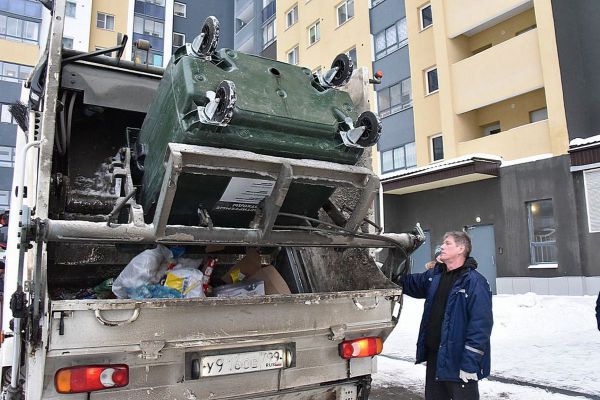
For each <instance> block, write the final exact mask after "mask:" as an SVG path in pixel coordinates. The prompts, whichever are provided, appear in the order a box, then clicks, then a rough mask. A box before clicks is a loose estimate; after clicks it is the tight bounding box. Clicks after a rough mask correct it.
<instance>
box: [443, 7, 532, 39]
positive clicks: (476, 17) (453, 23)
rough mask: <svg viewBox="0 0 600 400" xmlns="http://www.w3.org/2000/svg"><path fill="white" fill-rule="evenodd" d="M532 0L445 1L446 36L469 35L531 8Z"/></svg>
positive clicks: (451, 37)
mask: <svg viewBox="0 0 600 400" xmlns="http://www.w3.org/2000/svg"><path fill="white" fill-rule="evenodd" d="M532 7H533V1H532V0H483V1H482V0H453V1H448V2H446V25H447V31H448V37H449V38H450V39H453V38H455V37H457V36H460V35H463V34H464V35H467V36H471V35H474V34H475V33H478V32H481V31H483V30H484V29H487V28H489V27H490V26H494V25H496V24H498V23H500V22H502V21H504V20H507V19H509V18H511V17H513V16H515V15H517V14H520V13H522V12H523V11H525V10H527V9H529V8H532Z"/></svg>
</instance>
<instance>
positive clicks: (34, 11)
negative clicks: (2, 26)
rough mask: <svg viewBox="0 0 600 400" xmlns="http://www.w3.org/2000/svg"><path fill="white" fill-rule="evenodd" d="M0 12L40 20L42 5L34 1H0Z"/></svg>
mask: <svg viewBox="0 0 600 400" xmlns="http://www.w3.org/2000/svg"><path fill="white" fill-rule="evenodd" d="M0 11H6V12H8V13H9V14H13V15H22V16H24V17H31V18H38V19H42V5H41V3H39V2H38V1H36V0H0Z"/></svg>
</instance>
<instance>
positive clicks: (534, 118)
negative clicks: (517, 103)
mask: <svg viewBox="0 0 600 400" xmlns="http://www.w3.org/2000/svg"><path fill="white" fill-rule="evenodd" d="M545 119H548V109H547V108H546V107H544V108H540V109H539V110H535V111H531V112H530V113H529V121H530V122H532V123H533V122H539V121H543V120H545Z"/></svg>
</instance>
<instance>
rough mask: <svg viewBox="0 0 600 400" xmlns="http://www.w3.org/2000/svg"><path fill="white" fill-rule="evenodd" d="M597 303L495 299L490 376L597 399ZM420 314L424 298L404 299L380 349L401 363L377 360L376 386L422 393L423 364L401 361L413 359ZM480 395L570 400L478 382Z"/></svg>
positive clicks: (532, 297) (539, 298) (562, 299)
mask: <svg viewBox="0 0 600 400" xmlns="http://www.w3.org/2000/svg"><path fill="white" fill-rule="evenodd" d="M595 301H596V298H595V297H592V296H581V297H566V296H565V297H561V296H538V295H535V294H532V293H528V294H526V295H514V296H508V295H499V296H494V299H493V305H494V328H493V331H492V376H495V377H499V378H508V379H513V380H517V381H522V382H526V383H534V384H538V385H543V386H548V387H554V388H559V389H564V390H570V391H575V392H579V393H585V394H588V395H593V396H600V332H599V331H598V329H597V327H596V319H595V311H594V307H595ZM422 311H423V301H422V300H415V299H412V298H410V297H405V298H404V307H403V309H402V314H401V316H400V321H399V323H398V326H397V327H396V329H395V330H394V332H393V333H392V334H391V336H390V337H389V338H388V339H387V341H386V342H385V346H384V350H383V354H385V355H388V356H390V357H393V358H396V359H400V360H396V359H390V358H386V357H379V359H378V364H379V373H377V374H376V375H375V376H374V385H380V386H386V385H404V386H410V387H414V388H415V389H417V390H418V391H422V390H423V386H424V380H425V379H424V378H425V368H424V366H422V365H413V364H411V363H409V362H407V361H402V360H409V359H410V360H414V356H415V349H416V341H417V334H418V330H419V323H420V320H421V313H422ZM508 387H511V388H512V389H510V390H509V389H508ZM523 391H526V392H527V393H524V392H523ZM481 392H482V398H490V399H492V398H508V399H537V398H539V399H550V398H552V399H557V400H558V399H564V398H570V399H573V397H566V396H562V395H552V396H550V395H549V393H547V392H545V391H543V390H540V389H533V388H523V390H521V389H520V388H518V389H515V387H514V385H506V384H503V383H499V382H490V381H484V382H482V384H481ZM537 392H539V396H538V395H536V393H537Z"/></svg>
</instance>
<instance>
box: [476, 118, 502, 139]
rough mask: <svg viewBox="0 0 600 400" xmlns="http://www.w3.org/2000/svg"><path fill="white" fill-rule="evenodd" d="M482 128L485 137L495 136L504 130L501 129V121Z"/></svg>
mask: <svg viewBox="0 0 600 400" xmlns="http://www.w3.org/2000/svg"><path fill="white" fill-rule="evenodd" d="M481 128H482V129H483V136H490V135H495V134H497V133H500V132H501V131H502V129H500V121H496V122H493V123H491V124H488V125H484V126H482V127H481Z"/></svg>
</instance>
